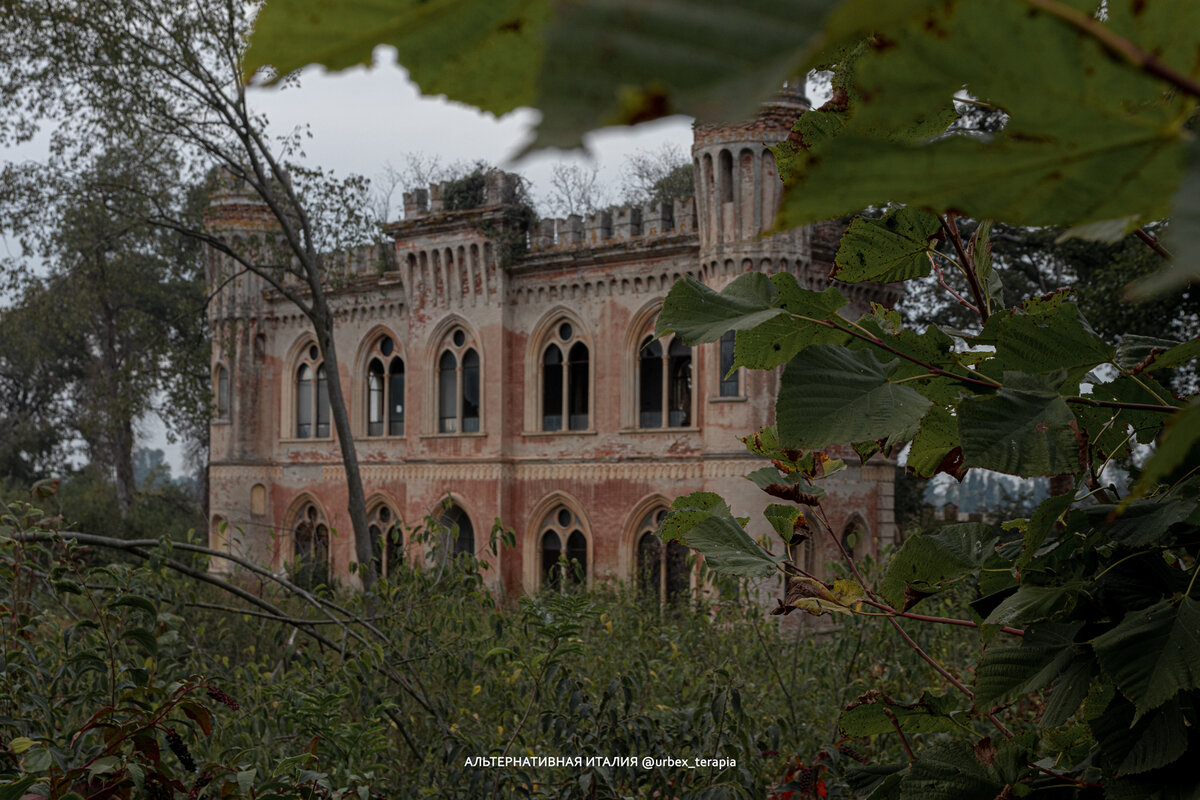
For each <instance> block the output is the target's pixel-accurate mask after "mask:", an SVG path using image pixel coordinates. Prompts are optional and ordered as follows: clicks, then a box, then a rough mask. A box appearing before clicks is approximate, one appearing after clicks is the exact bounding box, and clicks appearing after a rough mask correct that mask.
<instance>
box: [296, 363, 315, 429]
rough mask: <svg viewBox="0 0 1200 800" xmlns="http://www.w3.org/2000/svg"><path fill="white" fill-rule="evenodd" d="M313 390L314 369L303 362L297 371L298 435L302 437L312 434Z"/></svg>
mask: <svg viewBox="0 0 1200 800" xmlns="http://www.w3.org/2000/svg"><path fill="white" fill-rule="evenodd" d="M312 391H313V385H312V370H311V369H309V367H308V365H307V364H302V365H301V366H300V369H299V370H297V371H296V436H297V437H298V438H300V439H307V438H308V437H310V436H312V412H313V405H312V403H313V396H312Z"/></svg>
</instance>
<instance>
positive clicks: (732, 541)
mask: <svg viewBox="0 0 1200 800" xmlns="http://www.w3.org/2000/svg"><path fill="white" fill-rule="evenodd" d="M682 513H685V512H680V511H673V512H671V514H668V515H667V516H668V519H669V518H670V517H671V516H673V515H676V514H682ZM664 527H665V523H664ZM686 544H687V545H688V546H689V547H691V548H692V549H693V550H696V551H697V552H699V553H701V554H702V555H703V556H704V561H705V563H706V564H707V565H708V566H709V567H711V568H712V570H713V571H714V572H720V573H725V574H728V575H744V576H747V577H753V578H765V577H767V576H769V575H772V574H774V573H775V572H777V571H778V567H777V565H778V564H779V563H780V562H782V561H783V560H784V556H781V555H773V554H771V553H768V552H767V551H766V550H764V549H762V548H761V547H759V546H758V545H757V544H755V542H754V540H753V539H751V538H750V535H749V534H747V533H746V531H745V529H743V528H742V526H741V524H739V523H738V521H737V520H736V519H734V518H733V517H731V516H725V515H721V516H718V515H715V514H711V513H705V512H696V521H695V522H694V523H693V524H692V525H690V526H689V527H688V529H687V532H686Z"/></svg>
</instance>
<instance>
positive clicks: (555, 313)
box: [523, 305, 596, 433]
mask: <svg viewBox="0 0 1200 800" xmlns="http://www.w3.org/2000/svg"><path fill="white" fill-rule="evenodd" d="M563 323H566V324H568V325H570V326H571V329H572V331H573V335H572V337H570V344H569V345H567V347H564V344H566V343H565V342H563V341H559V337H558V331H559V328H560V327H561V326H562V325H563ZM594 342H595V337H594V336H593V335H592V330H591V327H590V326H589V325H587V324H586V323H584V321H583V320H582V319H581V318H580V317H579V315H578V314H577V313H576V312H575V311H573V310H572V309H570V308H568V307H567V306H565V305H557V306H555V307H553V308H551V309H550V310H549V311H547V312H546V313H545V314H543V315H542V318H541V319H540V320H539V321H538V323H537V325H535V326H534V328H533V330H532V331H531V332H530V334H529V346H528V347H527V348H526V351H525V394H524V403H523V405H524V407H525V430H526V432H530V433H533V432H542V431H543V430H544V428H543V425H542V416H543V414H544V413H545V409H544V407H543V406H544V388H545V374H544V371H543V368H542V367H543V363H542V359H543V358H544V356H545V353H546V350H547V349H548V348H549V346H550V345H551V344H555V345H557V346H559V347H560V348H561V349H562V350H563V352H562V355H563V356H564V358H566V357H568V356H569V352H570V350H569V348H570V347H573V346H574V345H575V344H576V343H582V344H583V345H585V346H586V347H587V351H588V362H587V392H586V409H587V411H586V413H587V426H586V427H584V428H582V429H577V430H572V429H571V425H570V423H569V421H568V420H566V419H564V420H563V423H562V426H561V428H560V429H558V430H556V431H550V432H551V433H582V432H588V431H594V430H595V429H596V419H595V414H596V410H595V409H596V403H595V395H596V393H595V386H596V347H595V345H594ZM563 402H564V404H565V403H566V402H567V398H566V396H565V395H564V397H563Z"/></svg>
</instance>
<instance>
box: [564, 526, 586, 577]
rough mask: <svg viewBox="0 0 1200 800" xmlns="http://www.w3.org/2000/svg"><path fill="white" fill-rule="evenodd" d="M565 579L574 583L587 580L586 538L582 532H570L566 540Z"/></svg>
mask: <svg viewBox="0 0 1200 800" xmlns="http://www.w3.org/2000/svg"><path fill="white" fill-rule="evenodd" d="M567 561H568V562H570V565H569V566H568V567H567V578H568V579H569V580H571V581H574V582H575V583H582V582H584V581H585V580H586V579H587V537H585V536H584V535H583V531H571V535H570V536H569V537H568V538H567Z"/></svg>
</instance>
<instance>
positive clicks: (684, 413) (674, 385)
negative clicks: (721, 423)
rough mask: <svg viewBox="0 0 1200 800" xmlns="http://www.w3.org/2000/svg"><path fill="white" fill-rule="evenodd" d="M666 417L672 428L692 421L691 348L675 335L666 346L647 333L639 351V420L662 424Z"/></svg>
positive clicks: (646, 425)
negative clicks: (675, 337)
mask: <svg viewBox="0 0 1200 800" xmlns="http://www.w3.org/2000/svg"><path fill="white" fill-rule="evenodd" d="M664 353H665V354H664ZM663 420H666V422H667V426H668V427H671V428H687V427H689V426H690V425H691V424H692V348H690V347H688V346H687V345H685V344H684V343H683V342H680V341H679V340H678V339H674V338H672V339H671V340H670V341H669V342H668V343H667V344H666V347H665V348H664V346H663V343H662V342H660V341H658V340H657V339H655V338H654V337H653V336H647V337H646V338H645V339H643V340H642V346H641V348H640V350H639V351H638V424H639V425H640V426H641V427H643V428H661V427H662V426H663Z"/></svg>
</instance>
